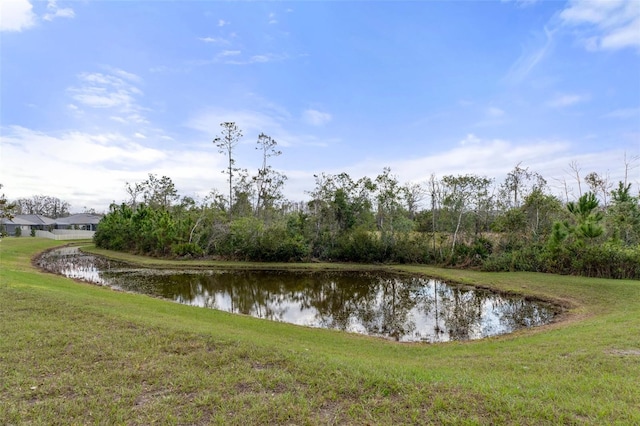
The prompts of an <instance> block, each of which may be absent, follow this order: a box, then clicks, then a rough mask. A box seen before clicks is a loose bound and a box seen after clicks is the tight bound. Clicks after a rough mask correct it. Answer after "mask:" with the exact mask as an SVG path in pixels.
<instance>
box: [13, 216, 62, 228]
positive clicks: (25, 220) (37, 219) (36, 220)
mask: <svg viewBox="0 0 640 426" xmlns="http://www.w3.org/2000/svg"><path fill="white" fill-rule="evenodd" d="M5 223H13V224H15V225H55V224H56V221H55V220H53V219H51V218H49V217H46V216H42V215H41V214H17V215H15V216H14V218H13V219H12V220H8V221H6V222H5Z"/></svg>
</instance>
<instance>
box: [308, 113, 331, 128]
mask: <svg viewBox="0 0 640 426" xmlns="http://www.w3.org/2000/svg"><path fill="white" fill-rule="evenodd" d="M331 119H332V117H331V114H329V113H328V112H322V111H318V110H316V109H307V110H305V111H304V112H303V113H302V120H303V121H304V122H305V123H307V124H311V125H312V126H322V125H324V124H327V123H328V122H330V121H331Z"/></svg>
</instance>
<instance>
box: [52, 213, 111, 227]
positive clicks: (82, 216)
mask: <svg viewBox="0 0 640 426" xmlns="http://www.w3.org/2000/svg"><path fill="white" fill-rule="evenodd" d="M100 220H102V216H98V215H95V214H87V213H79V214H72V215H71V216H67V217H59V218H58V219H56V220H55V222H56V224H58V225H97V224H98V223H99V222H100Z"/></svg>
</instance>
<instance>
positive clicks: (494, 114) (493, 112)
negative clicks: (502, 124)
mask: <svg viewBox="0 0 640 426" xmlns="http://www.w3.org/2000/svg"><path fill="white" fill-rule="evenodd" d="M486 114H487V116H489V117H491V118H499V117H502V116H504V110H502V109H500V108H497V107H489V108H487V110H486Z"/></svg>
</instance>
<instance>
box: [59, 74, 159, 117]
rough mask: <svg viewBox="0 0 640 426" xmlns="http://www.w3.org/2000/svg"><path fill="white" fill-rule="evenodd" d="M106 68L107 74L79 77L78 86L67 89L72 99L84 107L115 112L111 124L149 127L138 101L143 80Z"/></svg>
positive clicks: (81, 75)
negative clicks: (139, 86)
mask: <svg viewBox="0 0 640 426" xmlns="http://www.w3.org/2000/svg"><path fill="white" fill-rule="evenodd" d="M106 68H107V70H108V71H109V72H108V73H100V72H93V73H89V72H85V73H81V74H80V75H78V80H79V84H78V85H77V86H73V87H70V88H69V89H67V90H68V92H69V93H70V94H71V97H72V98H73V99H74V101H76V102H77V103H78V104H80V105H82V106H85V107H89V108H92V109H108V110H111V111H113V112H114V113H115V114H116V115H112V117H111V119H112V120H115V121H118V122H122V123H124V122H132V123H147V120H146V118H145V117H144V116H143V115H142V111H143V110H144V108H143V107H142V106H141V105H140V104H139V103H138V100H137V99H136V98H137V97H139V96H141V95H142V94H143V93H142V91H141V90H140V89H139V88H138V87H137V86H136V85H134V83H139V82H141V79H140V77H138V76H137V75H135V74H132V73H129V72H126V71H124V70H120V69H117V68H110V67H106ZM76 109H78V108H76Z"/></svg>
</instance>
